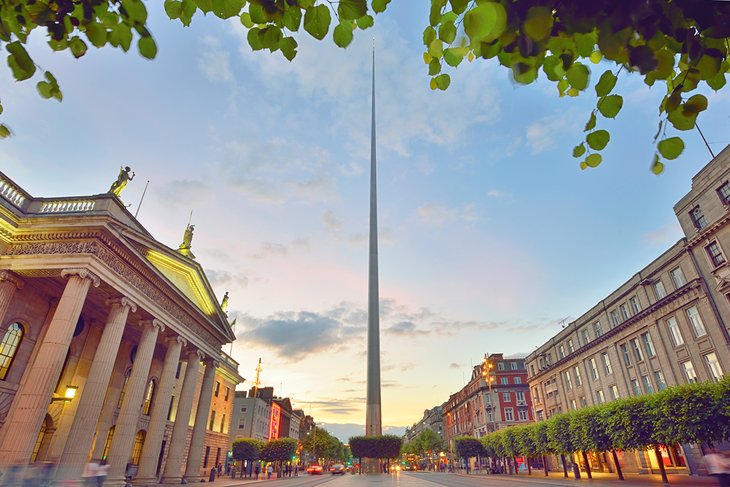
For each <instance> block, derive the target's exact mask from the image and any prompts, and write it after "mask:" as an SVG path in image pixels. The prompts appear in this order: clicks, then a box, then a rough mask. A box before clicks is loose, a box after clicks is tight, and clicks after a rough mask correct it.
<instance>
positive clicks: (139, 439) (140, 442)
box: [132, 430, 146, 465]
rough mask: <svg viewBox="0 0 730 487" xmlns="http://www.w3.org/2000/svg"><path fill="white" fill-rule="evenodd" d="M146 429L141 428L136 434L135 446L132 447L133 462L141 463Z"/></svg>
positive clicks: (134, 463) (135, 463)
mask: <svg viewBox="0 0 730 487" xmlns="http://www.w3.org/2000/svg"><path fill="white" fill-rule="evenodd" d="M145 436H146V434H145V431H144V430H139V431H137V434H136V435H135V436H134V446H133V447H132V464H133V465H139V458H140V457H141V456H142V446H144V439H145Z"/></svg>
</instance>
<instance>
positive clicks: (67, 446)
mask: <svg viewBox="0 0 730 487" xmlns="http://www.w3.org/2000/svg"><path fill="white" fill-rule="evenodd" d="M121 188H123V185H122V186H121ZM121 188H118V187H117V188H116V191H115V186H113V187H112V189H110V192H109V193H106V194H98V195H94V196H88V197H62V198H34V197H32V196H31V195H30V194H28V193H27V192H25V191H24V190H23V189H22V188H20V187H19V186H18V185H16V184H15V183H14V182H13V181H11V180H10V179H9V178H8V177H7V176H5V175H4V174H2V173H0V339H2V342H1V343H0V470H5V469H6V468H7V467H8V466H10V465H18V464H20V465H23V464H33V463H37V462H53V463H54V464H56V465H57V471H56V478H57V479H59V480H66V479H69V480H71V479H73V480H76V479H78V478H79V477H80V476H81V473H82V471H83V468H84V465H85V464H86V462H88V461H89V459H96V460H99V459H102V458H103V459H106V461H107V462H108V463H109V464H110V472H109V477H108V483H109V484H110V485H123V481H124V476H125V474H131V475H133V476H134V483H135V485H145V484H156V483H158V481H160V480H161V481H162V482H163V483H175V484H179V483H180V482H181V479H182V478H183V477H184V478H186V479H187V480H188V481H193V480H199V476H201V475H203V474H204V473H205V472H204V467H203V461H204V459H205V458H206V455H208V456H209V455H210V449H211V448H213V449H215V448H219V449H220V448H227V446H225V445H226V441H229V440H226V439H222V438H221V436H222V435H223V434H224V433H225V434H226V435H227V433H228V431H229V427H230V417H231V411H232V407H233V398H234V396H235V393H234V390H235V386H236V384H237V383H239V382H242V380H243V379H242V378H241V377H240V376H239V375H238V371H237V366H238V364H236V362H235V361H233V360H232V359H231V358H230V357H229V356H227V355H226V354H225V353H223V352H222V346H223V345H224V344H226V343H230V342H231V341H233V340H235V335H234V333H233V332H232V330H231V327H230V325H229V323H228V319H227V316H226V314H225V312H224V310H223V309H221V305H219V304H218V300H217V299H216V297H215V294H214V292H213V289H212V288H211V285H210V283H209V282H208V280H207V278H206V276H205V274H204V272H203V269H202V267H201V266H200V264H198V263H197V262H196V261H195V260H194V259H193V256H192V253H190V239H191V236H192V228H191V227H189V229H188V230H190V232H186V237H185V240H184V242H183V245H181V246H180V247H181V248H180V249H173V248H170V247H168V246H166V245H164V244H162V243H160V242H158V241H156V240H155V239H154V237H153V236H152V235H150V233H149V232H148V231H147V230H145V228H144V227H143V226H142V225H141V224H140V223H139V222H138V221H137V220H136V219H135V218H134V217H133V216H132V215H131V214H130V213H129V212H128V211H127V209H126V208H125V206H124V205H123V204H122V202H121V201H120V199H119V197H118V196H117V195H118V194H119V192H120V191H121ZM115 193H116V194H115ZM221 387H223V389H221ZM221 391H223V393H222V394H223V395H224V396H223V397H225V400H224V399H223V397H222V395H221ZM226 402H228V404H227V405H226V404H224V403H226ZM216 409H217V410H218V411H223V410H226V411H227V412H228V418H229V419H228V421H226V419H225V414H223V417H222V420H221V419H215V413H213V416H214V419H210V415H211V412H212V411H213V410H216ZM218 414H219V416H218V418H221V416H220V414H222V413H220V412H219V413H218ZM216 445H218V446H216ZM204 447H205V449H204ZM206 450H207V451H206ZM214 451H215V450H214ZM218 455H219V457H220V451H219V452H218Z"/></svg>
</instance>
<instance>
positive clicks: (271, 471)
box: [266, 464, 274, 479]
mask: <svg viewBox="0 0 730 487" xmlns="http://www.w3.org/2000/svg"><path fill="white" fill-rule="evenodd" d="M273 473H274V467H272V466H271V464H269V466H268V467H266V474H267V478H268V479H271V474H273Z"/></svg>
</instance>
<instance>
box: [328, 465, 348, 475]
mask: <svg viewBox="0 0 730 487" xmlns="http://www.w3.org/2000/svg"><path fill="white" fill-rule="evenodd" d="M330 472H332V475H344V474H345V466H344V465H342V464H341V463H336V464H334V465H332V468H331V469H330Z"/></svg>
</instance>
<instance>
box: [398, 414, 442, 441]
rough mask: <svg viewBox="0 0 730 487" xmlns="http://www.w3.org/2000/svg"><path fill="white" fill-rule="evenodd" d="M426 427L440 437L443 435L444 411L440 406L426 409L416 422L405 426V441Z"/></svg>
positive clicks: (413, 437)
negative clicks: (408, 426) (407, 426)
mask: <svg viewBox="0 0 730 487" xmlns="http://www.w3.org/2000/svg"><path fill="white" fill-rule="evenodd" d="M427 429H430V430H431V431H433V432H434V433H436V434H437V435H439V436H440V437H441V438H443V437H444V413H443V410H442V409H441V406H436V407H434V408H431V409H426V410H425V411H424V412H423V418H421V420H420V421H419V422H418V423H414V424H413V426H411V427H410V428H406V433H405V435H404V439H405V441H413V440H414V439H415V438H416V437H417V436H418V435H420V434H421V432H422V431H424V430H427Z"/></svg>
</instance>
